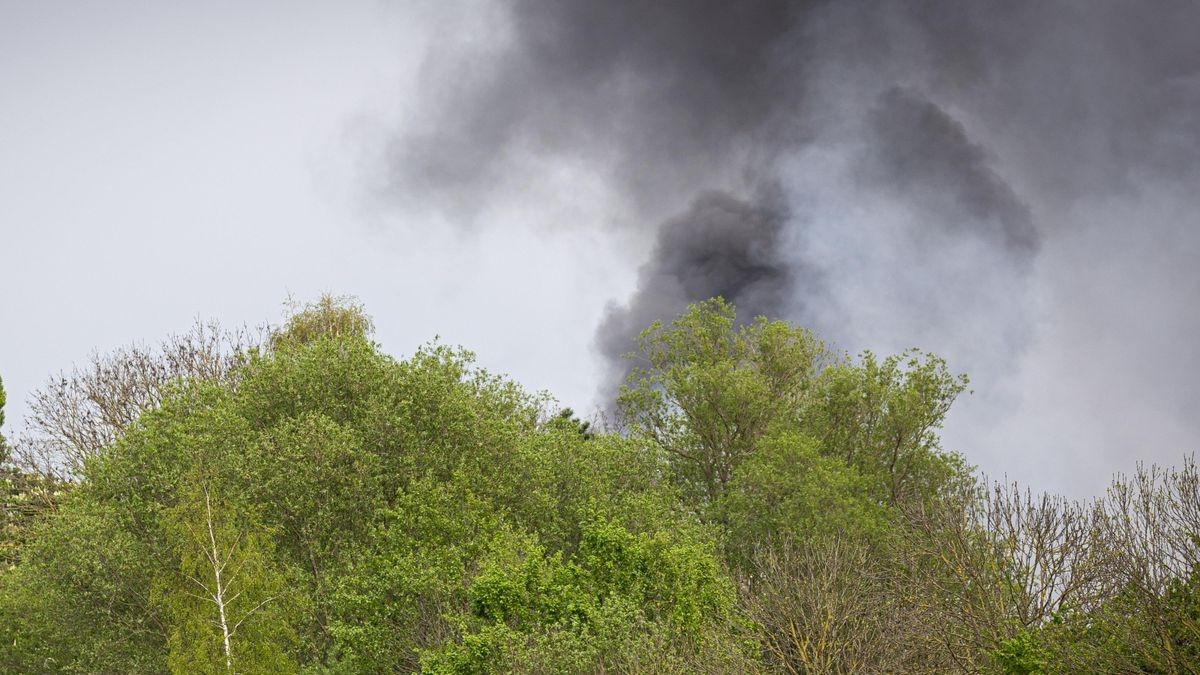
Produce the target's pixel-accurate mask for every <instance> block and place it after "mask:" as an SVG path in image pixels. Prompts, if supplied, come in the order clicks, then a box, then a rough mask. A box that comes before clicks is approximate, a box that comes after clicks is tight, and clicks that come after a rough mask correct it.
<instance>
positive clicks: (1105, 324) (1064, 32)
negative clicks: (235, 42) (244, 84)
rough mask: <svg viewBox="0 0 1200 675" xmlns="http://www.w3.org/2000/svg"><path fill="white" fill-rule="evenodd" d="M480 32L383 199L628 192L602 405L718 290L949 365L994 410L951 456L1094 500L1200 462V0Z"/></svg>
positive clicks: (565, 15)
mask: <svg viewBox="0 0 1200 675" xmlns="http://www.w3.org/2000/svg"><path fill="white" fill-rule="evenodd" d="M481 16H485V17H486V20H481V19H480V17H481ZM464 17H465V18H464V24H463V25H464V26H465V25H467V24H468V23H469V24H470V25H471V26H474V28H473V29H472V31H474V32H470V35H471V36H472V37H471V39H459V40H456V41H453V42H450V43H448V44H446V45H442V46H441V47H438V48H435V49H433V50H432V51H431V52H430V54H429V58H428V60H427V64H428V65H427V67H426V69H425V71H424V73H423V76H422V77H423V80H422V91H423V92H424V93H425V94H426V96H425V97H424V99H423V101H422V103H421V104H420V105H419V106H417V110H416V112H415V113H414V114H413V115H412V116H411V117H410V118H409V119H407V120H406V123H405V124H404V125H402V127H401V130H400V131H399V132H397V133H396V134H395V135H394V136H393V137H392V138H391V139H390V141H389V142H388V143H387V146H386V147H387V149H386V152H385V155H384V156H383V158H382V160H381V161H382V167H383V171H382V174H383V175H384V176H385V179H384V181H383V188H384V190H383V192H384V193H385V194H386V195H387V198H389V199H394V200H396V201H398V202H400V203H403V204H406V205H412V204H416V203H420V204H424V205H431V206H432V207H433V208H437V209H441V210H444V211H447V212H449V213H451V214H452V216H453V217H454V219H455V220H457V221H459V222H471V223H476V224H478V225H479V226H480V227H486V223H485V222H483V221H484V220H485V218H484V217H483V216H484V215H485V214H487V213H488V209H489V208H490V207H491V206H492V205H494V204H495V203H496V202H497V201H499V200H503V199H511V198H513V195H518V196H519V197H520V198H522V199H525V200H528V201H531V202H534V203H537V202H538V201H539V200H542V199H551V198H553V197H549V196H547V195H546V194H545V192H539V188H538V187H537V186H538V185H539V184H543V183H546V182H547V180H546V176H548V175H549V174H551V173H552V172H553V171H554V170H555V169H554V167H561V166H570V167H572V168H573V170H575V171H577V172H578V173H579V175H586V176H588V177H589V179H590V180H593V181H596V182H598V183H599V184H601V185H603V186H604V187H605V190H604V191H603V194H604V195H605V197H604V198H603V199H600V200H598V201H597V202H596V204H595V206H594V209H593V211H594V212H593V213H592V214H591V215H590V217H589V218H584V219H582V220H583V221H584V222H587V223H589V224H598V225H599V226H601V227H607V228H609V230H610V231H611V232H613V233H617V234H619V235H620V236H629V235H628V233H629V232H633V233H634V234H633V235H632V240H633V241H636V242H641V243H642V245H643V246H646V247H648V253H646V254H644V256H645V259H644V260H643V261H642V262H641V267H640V271H639V273H638V279H637V287H636V289H635V290H634V292H633V294H632V296H631V297H629V298H614V304H613V305H611V306H610V308H609V311H608V313H607V315H606V318H605V320H604V321H603V323H602V325H601V326H600V327H599V329H598V332H597V346H598V349H599V351H600V353H601V354H602V355H603V357H604V358H605V359H606V360H607V362H608V363H610V367H609V371H608V372H609V373H610V375H609V377H608V378H607V379H606V381H605V382H604V383H603V385H602V397H604V396H608V395H611V392H612V391H613V382H614V381H615V380H616V379H619V377H620V375H621V373H623V372H624V370H623V369H624V365H623V364H622V363H621V362H620V361H619V359H618V358H617V356H618V355H619V354H620V353H621V352H624V351H626V350H627V349H628V345H629V344H631V343H630V342H629V340H630V339H631V338H632V336H633V335H636V334H637V332H639V331H640V330H642V329H643V328H645V327H646V326H647V325H648V324H649V323H650V322H651V321H653V320H655V319H666V318H670V316H672V315H673V314H675V313H676V312H678V311H679V310H680V309H682V307H683V306H685V305H686V303H688V302H691V301H696V300H700V299H703V298H706V297H709V296H711V295H714V294H721V295H724V296H725V297H726V298H727V299H730V300H732V301H733V302H734V303H735V304H737V305H738V306H739V309H740V310H741V312H742V314H743V315H744V316H747V315H753V314H757V313H766V314H769V315H772V316H781V317H784V318H788V319H791V320H794V321H797V322H800V323H802V324H804V325H806V326H808V327H810V328H813V329H814V330H816V331H817V332H818V333H819V334H821V335H822V336H824V337H826V338H828V339H831V340H833V341H834V342H836V343H837V344H838V345H840V346H841V347H843V348H845V349H848V350H851V351H856V350H859V349H864V348H871V349H875V350H878V351H889V350H896V349H902V348H905V347H909V346H914V345H916V346H920V347H922V348H926V349H929V350H931V351H934V352H936V353H939V354H942V355H944V356H946V357H947V358H948V360H949V361H950V363H951V365H952V367H953V368H955V369H957V370H962V371H966V372H968V373H969V374H970V375H971V376H972V379H973V383H974V386H975V388H976V390H977V391H979V392H980V393H978V394H976V395H975V396H973V397H970V398H968V399H966V400H964V401H962V402H960V404H959V406H958V409H957V410H956V411H955V413H954V416H953V417H952V419H951V423H950V427H949V428H948V429H947V433H946V439H947V444H948V445H949V446H950V447H951V448H952V449H957V450H962V451H964V452H965V453H966V454H967V456H968V459H969V460H971V461H973V462H975V463H978V464H980V465H981V466H982V467H983V468H984V469H985V470H987V471H989V472H991V473H993V474H995V473H1000V472H1003V471H1007V472H1008V473H1009V474H1010V475H1011V476H1012V477H1015V478H1021V479H1033V480H1034V481H1035V482H1039V484H1041V485H1043V486H1045V487H1050V488H1058V489H1064V490H1067V491H1069V492H1079V491H1084V492H1087V491H1092V490H1093V489H1094V488H1095V487H1096V486H1098V485H1103V484H1104V483H1105V482H1107V478H1108V475H1109V474H1110V473H1111V472H1112V471H1115V470H1129V469H1131V468H1132V465H1133V463H1134V461H1135V460H1137V459H1145V460H1156V461H1163V462H1166V463H1175V462H1177V461H1178V459H1179V458H1180V456H1181V455H1182V454H1183V453H1185V452H1190V451H1192V450H1195V449H1196V446H1197V439H1198V438H1200V427H1198V422H1197V420H1200V416H1198V415H1197V414H1196V413H1197V411H1198V408H1200V385H1197V384H1196V382H1197V380H1198V378H1197V375H1200V343H1198V342H1197V341H1196V340H1195V337H1194V336H1195V335H1197V334H1198V333H1200V314H1198V313H1197V312H1196V311H1195V302H1196V301H1195V298H1197V297H1200V269H1198V267H1200V266H1198V265H1197V264H1196V261H1198V260H1200V222H1197V220H1198V216H1197V215H1196V214H1197V213H1198V211H1197V209H1196V200H1197V198H1196V196H1195V194H1194V189H1193V187H1192V186H1194V184H1195V181H1196V179H1197V178H1198V177H1200V176H1197V173H1198V171H1200V115H1198V114H1197V111H1200V48H1197V47H1196V41H1195V36H1194V30H1195V27H1196V26H1197V25H1200V5H1197V4H1196V3H1194V2H1185V1H1182V0H1180V1H1175V2H1162V3H1155V4H1153V5H1146V4H1144V3H1131V2H1118V1H1115V0H1113V1H1101V2H1096V1H1092V0H1089V1H1086V2H1085V1H1084V0H1078V1H1076V2H1060V3H1043V2H1032V1H1021V0H1018V1H1016V2H1006V3H983V4H978V3H961V2H954V1H952V0H925V1H913V2H906V3H879V2H875V3H872V2H854V1H849V2H838V3H832V2H831V3H821V2H792V1H785V0H770V1H764V2H748V1H747V2H728V1H717V0H703V1H691V2H684V1H682V0H676V1H663V2H641V1H639V0H508V1H507V2H503V1H500V0H497V2H494V3H485V4H482V5H481V4H478V3H476V4H473V5H471V6H469V7H468V11H467V12H465V13H464ZM466 32H469V31H465V29H464V31H460V34H465V33H466ZM764 186H770V187H764ZM558 198H562V197H561V196H560V197H558ZM567 198H569V196H568V197H567ZM639 255H643V254H639ZM1046 475H1051V476H1056V478H1051V479H1046V478H1045V476H1046ZM1047 483H1049V484H1047Z"/></svg>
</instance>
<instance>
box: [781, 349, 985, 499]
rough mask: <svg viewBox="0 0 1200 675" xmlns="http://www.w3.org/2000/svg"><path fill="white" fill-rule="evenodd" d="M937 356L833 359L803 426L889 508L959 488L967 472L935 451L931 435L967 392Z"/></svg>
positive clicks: (953, 458)
mask: <svg viewBox="0 0 1200 675" xmlns="http://www.w3.org/2000/svg"><path fill="white" fill-rule="evenodd" d="M966 385H967V378H966V377H965V376H957V377H956V376H954V375H952V374H950V372H949V371H948V370H947V368H946V363H945V361H943V360H942V359H940V358H938V357H936V356H933V355H930V354H922V353H920V352H916V351H910V352H906V353H904V354H901V355H898V356H890V357H887V358H885V359H883V360H879V359H878V358H876V356H875V355H874V354H872V353H870V352H866V353H864V354H863V356H862V359H861V361H860V362H859V363H850V362H839V363H837V364H834V365H833V366H831V367H830V368H827V369H826V370H825V371H824V372H823V373H822V374H821V377H820V381H819V383H818V385H817V387H816V388H817V394H816V395H815V396H813V397H812V405H811V406H809V407H808V408H807V409H806V410H805V415H804V420H803V423H802V428H803V429H804V430H805V431H807V432H808V433H809V434H810V435H812V436H813V437H814V438H817V439H820V441H821V446H822V451H823V452H824V453H826V454H828V455H831V456H834V457H838V458H841V459H842V460H843V461H844V462H846V463H847V464H849V465H851V466H854V467H857V468H858V469H859V470H860V471H861V472H862V474H863V475H866V476H870V477H872V478H873V481H874V483H875V485H874V488H873V492H874V495H875V496H876V497H877V498H879V499H884V500H887V501H888V502H889V503H892V504H900V503H905V502H915V503H921V502H923V501H927V500H929V499H931V498H936V497H937V496H939V495H941V494H944V493H946V492H947V491H951V490H953V488H955V487H957V486H958V485H959V484H960V483H961V482H962V480H964V479H965V478H966V477H967V476H968V474H969V472H968V470H967V468H966V466H965V465H964V464H963V462H962V460H961V458H959V457H958V456H956V455H952V454H948V453H945V452H943V451H941V448H940V447H939V445H938V435H937V432H938V430H939V429H941V426H942V423H943V421H944V420H945V417H946V413H947V412H949V410H950V406H951V404H952V403H953V402H954V399H955V398H956V397H957V396H958V395H959V394H960V393H962V391H963V390H964V389H965V388H966Z"/></svg>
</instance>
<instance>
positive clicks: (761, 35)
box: [387, 0, 806, 217]
mask: <svg viewBox="0 0 1200 675" xmlns="http://www.w3.org/2000/svg"><path fill="white" fill-rule="evenodd" d="M505 4H506V6H507V7H508V8H509V9H510V12H509V15H508V18H509V21H510V26H509V30H510V31H511V39H510V41H509V42H508V43H507V47H505V48H502V49H501V54H500V56H499V57H498V58H494V59H477V58H472V59H470V60H469V61H468V62H466V63H463V62H460V61H459V60H457V59H456V58H454V57H453V56H447V55H441V60H440V61H435V63H436V64H438V65H437V67H433V68H431V69H430V71H429V73H428V77H427V78H426V87H425V93H426V95H428V96H429V98H430V100H431V102H432V105H431V107H430V108H429V111H430V114H429V115H428V117H427V119H426V122H427V123H426V124H424V125H420V126H417V127H416V128H413V127H411V126H410V128H409V129H406V130H405V132H404V133H402V134H401V135H400V136H399V137H398V138H396V139H395V140H394V141H393V142H392V143H391V145H390V149H389V156H390V157H389V159H390V161H389V167H390V169H389V175H388V178H387V189H388V191H389V192H390V193H391V194H392V195H393V196H395V197H398V198H400V199H403V200H405V201H410V200H421V201H422V202H423V203H426V204H428V203H434V204H436V205H437V206H439V207H443V208H451V209H453V210H455V211H456V212H457V213H459V214H460V215H461V216H463V217H470V216H471V214H472V213H473V212H474V211H476V210H477V209H479V208H481V207H483V206H485V205H486V204H487V202H488V200H489V198H491V197H492V196H493V195H494V191H495V189H496V186H497V184H498V183H500V182H502V181H503V179H504V176H505V175H507V174H508V173H509V172H510V171H511V170H512V168H513V166H514V164H520V162H521V161H522V159H523V158H525V157H526V156H527V155H529V154H533V155H536V156H539V157H558V158H566V159H570V158H575V157H579V156H585V157H587V158H588V159H589V160H590V161H591V162H593V163H595V164H599V165H602V169H601V170H602V171H603V172H604V173H605V175H606V176H607V177H608V178H609V180H611V181H613V182H614V183H616V184H617V186H618V190H619V192H620V193H621V194H622V195H624V196H625V198H627V199H629V200H630V201H631V203H632V206H633V207H635V210H636V211H637V212H638V213H640V214H641V215H643V216H646V215H647V214H652V215H655V216H657V215H661V214H662V213H663V208H664V205H665V204H681V203H685V202H686V201H687V200H689V199H690V198H691V196H692V195H694V194H695V192H696V186H697V185H705V184H706V183H708V182H709V181H710V180H714V179H716V178H718V177H719V176H720V175H721V174H722V173H723V172H726V171H728V170H729V169H730V168H731V162H730V159H731V157H742V158H745V155H746V154H747V153H763V154H769V153H770V152H772V142H773V141H774V140H775V139H776V138H777V135H774V134H767V133H766V131H765V130H766V129H767V128H768V127H772V126H773V125H775V124H776V121H777V118H779V117H781V116H782V117H787V116H788V115H789V114H790V111H789V110H788V107H789V106H790V105H791V104H792V103H794V102H795V101H796V99H797V97H798V95H799V91H798V90H796V89H795V87H794V86H793V83H796V82H799V81H800V77H799V75H798V72H799V71H800V70H801V68H800V66H799V64H792V63H784V62H780V61H779V60H777V59H775V58H774V57H773V56H774V52H773V50H774V45H776V43H777V42H778V41H779V40H780V39H781V38H783V37H784V36H785V35H787V34H788V31H789V28H790V27H791V26H792V25H793V24H794V23H795V22H796V21H797V20H798V19H799V18H800V16H801V15H802V14H803V11H804V7H805V4H806V3H801V2H795V1H794V0H758V1H756V2H753V3H745V2H729V1H727V0H655V1H654V2H645V1H644V0H604V1H602V2H600V1H593V0H510V1H509V2H507V3H505ZM464 81H465V84H464ZM732 164H733V166H732V169H733V170H734V171H741V170H742V168H743V167H742V166H740V165H739V163H737V162H733V163H732Z"/></svg>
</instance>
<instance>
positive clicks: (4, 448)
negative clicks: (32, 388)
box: [0, 378, 8, 464]
mask: <svg viewBox="0 0 1200 675" xmlns="http://www.w3.org/2000/svg"><path fill="white" fill-rule="evenodd" d="M7 400H8V399H7V397H6V396H5V395H4V378H0V464H3V463H4V462H6V461H7V460H8V443H7V442H6V441H5V440H4V403H5V401H7Z"/></svg>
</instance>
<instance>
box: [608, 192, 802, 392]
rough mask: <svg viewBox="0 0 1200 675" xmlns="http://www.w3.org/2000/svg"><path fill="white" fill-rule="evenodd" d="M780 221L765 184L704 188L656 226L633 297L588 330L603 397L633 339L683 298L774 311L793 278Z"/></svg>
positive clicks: (747, 313)
mask: <svg viewBox="0 0 1200 675" xmlns="http://www.w3.org/2000/svg"><path fill="white" fill-rule="evenodd" d="M787 221H788V212H787V209H786V205H785V204H784V203H783V200H782V195H781V194H780V192H779V190H778V189H775V188H773V187H771V188H763V189H760V190H759V191H758V194H757V195H756V197H755V198H754V200H753V201H745V200H741V199H737V198H735V197H733V196H731V195H729V194H726V193H723V192H704V193H702V194H701V195H700V196H699V197H697V198H696V200H695V201H694V202H693V203H692V205H691V207H689V208H688V210H687V211H685V212H684V213H682V214H680V215H679V216H676V217H674V218H672V219H670V220H668V221H667V222H666V223H664V224H663V225H662V227H660V228H659V230H658V236H657V239H656V241H655V243H654V249H653V251H651V254H650V259H649V261H648V262H647V263H646V264H645V265H643V266H642V268H641V270H639V271H638V285H637V290H636V291H635V292H634V295H633V297H632V298H631V299H630V300H629V302H628V304H625V305H623V306H619V307H617V306H611V307H609V309H608V311H607V313H606V316H605V318H604V321H603V323H601V325H600V328H599V330H598V331H597V333H596V344H597V346H598V348H599V349H600V352H601V353H602V354H604V356H605V357H606V358H607V359H608V361H609V363H610V364H612V367H611V368H610V370H609V377H608V380H607V381H606V382H605V384H604V392H605V395H606V397H608V398H610V400H611V396H612V395H613V394H615V393H616V391H617V388H618V385H619V384H620V383H621V380H622V379H623V377H624V375H625V367H624V364H623V361H622V355H623V354H625V353H626V352H630V351H633V349H634V347H635V343H634V338H635V337H636V336H637V335H638V334H639V333H640V332H641V331H643V330H645V329H646V327H648V326H649V325H650V324H652V323H654V322H655V321H658V320H660V319H669V318H670V317H673V316H675V315H677V314H679V313H680V312H681V311H683V310H684V309H686V308H687V305H688V303H691V302H695V301H696V300H697V299H705V298H711V297H715V296H720V297H722V298H724V299H726V300H728V301H730V302H732V303H733V304H734V305H735V306H736V307H737V308H738V311H739V313H740V315H741V316H742V317H743V318H749V317H754V316H759V315H766V316H779V315H780V314H781V312H782V310H783V309H784V308H785V307H786V302H787V301H788V298H789V297H790V296H791V294H792V292H793V283H794V279H795V277H796V276H797V270H796V269H795V268H794V266H793V265H792V264H791V262H790V261H789V260H787V259H786V258H785V257H783V256H782V252H781V250H780V249H781V244H782V242H781V237H782V236H783V232H784V226H785V224H786V223H787ZM808 281H809V283H813V282H815V280H808Z"/></svg>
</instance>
